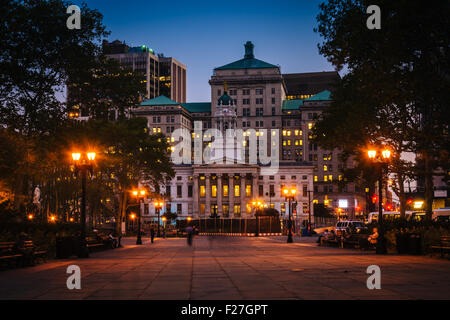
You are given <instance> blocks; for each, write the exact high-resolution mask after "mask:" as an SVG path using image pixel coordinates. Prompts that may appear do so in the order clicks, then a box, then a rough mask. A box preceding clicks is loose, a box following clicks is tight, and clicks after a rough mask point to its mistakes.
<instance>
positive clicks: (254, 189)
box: [252, 174, 258, 199]
mask: <svg viewBox="0 0 450 320" xmlns="http://www.w3.org/2000/svg"><path fill="white" fill-rule="evenodd" d="M257 189H258V175H254V174H253V175H252V196H253V199H256V198H258V190H257Z"/></svg>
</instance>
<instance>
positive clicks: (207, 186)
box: [205, 173, 211, 217]
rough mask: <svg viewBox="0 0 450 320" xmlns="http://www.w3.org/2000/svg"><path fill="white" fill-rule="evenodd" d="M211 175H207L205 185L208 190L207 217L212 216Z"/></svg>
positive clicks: (206, 192) (206, 201) (206, 191)
mask: <svg viewBox="0 0 450 320" xmlns="http://www.w3.org/2000/svg"><path fill="white" fill-rule="evenodd" d="M210 179H211V175H210V174H209V173H206V174H205V184H206V190H205V198H206V200H205V214H206V216H208V217H209V216H210V215H211V180H210Z"/></svg>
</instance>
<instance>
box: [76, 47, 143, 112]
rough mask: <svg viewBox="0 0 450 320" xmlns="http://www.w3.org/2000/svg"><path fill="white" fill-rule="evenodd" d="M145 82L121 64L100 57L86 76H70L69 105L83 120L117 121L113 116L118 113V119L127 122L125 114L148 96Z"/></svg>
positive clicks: (77, 74)
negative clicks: (86, 117)
mask: <svg viewBox="0 0 450 320" xmlns="http://www.w3.org/2000/svg"><path fill="white" fill-rule="evenodd" d="M143 78H144V77H143V75H142V74H140V73H138V72H136V71H132V70H131V69H128V68H125V67H124V66H122V65H121V64H120V62H119V61H118V60H116V59H108V58H107V57H105V56H103V55H100V56H98V57H97V59H96V60H95V61H93V62H92V65H90V66H86V68H85V70H84V71H83V72H78V70H77V72H76V73H75V74H72V75H70V77H69V79H70V82H69V84H68V92H69V95H68V105H69V106H71V107H72V108H73V107H77V108H80V109H81V114H82V115H83V116H91V117H93V118H95V119H102V120H108V119H111V118H112V119H115V116H114V117H111V116H110V113H112V112H113V113H115V112H116V111H117V113H118V118H120V119H124V118H125V116H126V110H127V109H128V108H130V107H132V106H135V105H136V104H137V103H138V102H139V99H140V97H141V96H143V95H144V93H145V90H146V89H145V85H144V82H143V80H142V79H143Z"/></svg>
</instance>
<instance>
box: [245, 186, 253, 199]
mask: <svg viewBox="0 0 450 320" xmlns="http://www.w3.org/2000/svg"><path fill="white" fill-rule="evenodd" d="M245 195H246V196H247V197H251V196H252V186H251V185H250V184H248V185H246V186H245Z"/></svg>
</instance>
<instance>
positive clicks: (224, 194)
mask: <svg viewBox="0 0 450 320" xmlns="http://www.w3.org/2000/svg"><path fill="white" fill-rule="evenodd" d="M222 194H223V196H224V197H228V186H227V185H224V186H223V193H222Z"/></svg>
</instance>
